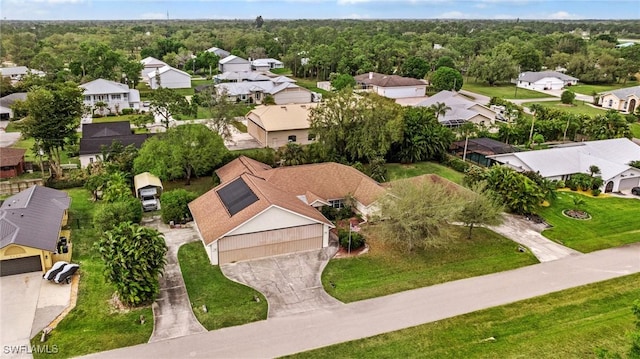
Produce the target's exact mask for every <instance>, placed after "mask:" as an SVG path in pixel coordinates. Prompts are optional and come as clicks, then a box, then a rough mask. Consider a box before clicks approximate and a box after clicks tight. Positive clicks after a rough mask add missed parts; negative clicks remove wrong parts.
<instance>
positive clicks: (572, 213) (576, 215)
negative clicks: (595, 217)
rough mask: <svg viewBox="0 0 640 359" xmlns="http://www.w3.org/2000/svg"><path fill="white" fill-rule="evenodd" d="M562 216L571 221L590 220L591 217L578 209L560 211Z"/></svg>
mask: <svg viewBox="0 0 640 359" xmlns="http://www.w3.org/2000/svg"><path fill="white" fill-rule="evenodd" d="M562 214H564V215H565V216H567V217H569V218H573V219H581V220H585V219H591V215H590V214H589V213H587V212H585V211H581V210H579V209H565V210H564V211H562Z"/></svg>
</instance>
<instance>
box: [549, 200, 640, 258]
mask: <svg viewBox="0 0 640 359" xmlns="http://www.w3.org/2000/svg"><path fill="white" fill-rule="evenodd" d="M573 198H580V199H582V200H584V202H585V203H584V205H582V206H580V209H582V210H584V211H586V212H588V213H589V214H590V215H591V217H592V218H591V219H590V220H577V219H572V218H569V217H566V216H564V215H563V214H562V211H563V210H565V209H573V208H575V205H574V202H573ZM539 213H540V215H541V216H542V217H544V219H545V220H546V221H547V223H549V224H551V225H552V226H553V228H550V229H547V230H545V231H544V232H542V234H543V235H544V236H545V237H547V238H550V239H552V240H554V241H556V242H559V243H562V244H564V245H566V246H568V247H571V248H573V249H576V250H578V251H580V252H585V253H586V252H592V251H596V250H599V249H604V248H611V247H617V246H620V245H623V244H627V243H633V242H639V241H640V221H638V213H640V201H638V200H636V199H631V198H628V199H627V198H616V197H608V198H603V197H596V198H593V197H588V196H584V195H580V194H578V193H575V192H563V191H561V192H558V198H557V199H556V200H554V201H553V203H552V205H551V206H550V207H546V208H542V209H541V210H540V212H539Z"/></svg>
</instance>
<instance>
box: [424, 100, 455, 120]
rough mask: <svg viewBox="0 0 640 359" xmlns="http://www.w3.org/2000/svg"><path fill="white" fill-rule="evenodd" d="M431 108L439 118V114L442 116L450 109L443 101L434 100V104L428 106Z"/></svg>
mask: <svg viewBox="0 0 640 359" xmlns="http://www.w3.org/2000/svg"><path fill="white" fill-rule="evenodd" d="M429 108H430V109H431V110H433V114H434V115H436V119H438V120H440V116H441V115H442V117H444V115H446V114H447V111H450V110H451V107H449V106H447V104H446V103H444V102H436V103H435V104H433V105H431V106H429Z"/></svg>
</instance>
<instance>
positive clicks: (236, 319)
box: [178, 242, 268, 330]
mask: <svg viewBox="0 0 640 359" xmlns="http://www.w3.org/2000/svg"><path fill="white" fill-rule="evenodd" d="M178 261H179V262H180V270H181V271H182V276H183V277H184V282H185V284H186V286H187V292H188V293H189V300H190V301H191V304H192V308H193V312H194V314H195V315H196V317H197V318H198V320H199V321H200V323H202V325H203V326H204V327H205V328H207V330H214V329H220V328H224V327H230V326H234V325H241V324H245V323H249V322H255V321H257V320H263V319H266V318H267V310H268V306H267V301H266V300H265V298H264V297H263V296H262V294H260V292H258V291H256V290H253V289H251V288H249V287H246V286H244V285H242V284H239V283H236V282H233V281H231V280H229V279H227V277H225V276H224V275H223V274H222V272H221V271H220V267H219V266H212V265H211V264H210V263H209V258H207V254H206V252H205V250H204V247H203V245H202V243H201V242H194V243H188V244H185V245H183V246H182V247H180V250H179V251H178ZM254 296H257V297H258V298H260V302H256V301H255V300H254ZM203 305H206V307H207V311H206V312H205V311H204V310H203V309H202V306H203Z"/></svg>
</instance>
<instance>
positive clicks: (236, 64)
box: [218, 55, 251, 73]
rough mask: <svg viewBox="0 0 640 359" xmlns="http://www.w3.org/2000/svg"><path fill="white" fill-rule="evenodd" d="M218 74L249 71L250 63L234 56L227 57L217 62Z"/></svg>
mask: <svg viewBox="0 0 640 359" xmlns="http://www.w3.org/2000/svg"><path fill="white" fill-rule="evenodd" d="M218 71H219V72H220V73H225V72H234V71H251V62H250V61H249V60H246V59H243V58H241V57H238V56H236V55H229V56H227V57H225V58H224V59H221V60H220V61H218Z"/></svg>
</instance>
